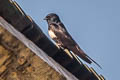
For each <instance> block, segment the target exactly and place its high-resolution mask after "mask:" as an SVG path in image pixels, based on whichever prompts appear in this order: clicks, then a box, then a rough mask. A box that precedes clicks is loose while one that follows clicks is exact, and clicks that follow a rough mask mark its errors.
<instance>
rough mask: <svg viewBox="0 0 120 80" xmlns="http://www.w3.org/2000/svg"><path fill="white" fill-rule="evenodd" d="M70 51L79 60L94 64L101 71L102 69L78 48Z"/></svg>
mask: <svg viewBox="0 0 120 80" xmlns="http://www.w3.org/2000/svg"><path fill="white" fill-rule="evenodd" d="M71 50H72V52H73V53H75V54H76V55H78V56H79V57H80V58H81V59H83V60H84V61H86V62H87V63H89V64H91V63H92V62H94V63H95V64H96V65H97V66H98V67H100V68H101V69H102V67H101V66H100V65H99V64H98V63H97V62H96V61H94V60H93V59H92V58H90V57H89V56H88V55H87V54H85V53H84V52H83V51H82V50H81V49H80V48H79V47H78V46H76V47H74V48H72V49H71Z"/></svg>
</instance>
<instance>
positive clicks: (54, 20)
mask: <svg viewBox="0 0 120 80" xmlns="http://www.w3.org/2000/svg"><path fill="white" fill-rule="evenodd" d="M44 20H46V21H47V22H48V23H58V22H60V19H59V16H58V15H57V14H55V13H50V14H48V15H47V16H46V17H45V18H44Z"/></svg>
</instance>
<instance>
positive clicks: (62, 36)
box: [52, 23, 101, 68]
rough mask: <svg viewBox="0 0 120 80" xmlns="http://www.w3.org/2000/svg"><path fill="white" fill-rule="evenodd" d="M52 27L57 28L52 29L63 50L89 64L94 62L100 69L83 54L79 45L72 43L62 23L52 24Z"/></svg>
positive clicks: (72, 40)
mask: <svg viewBox="0 0 120 80" xmlns="http://www.w3.org/2000/svg"><path fill="white" fill-rule="evenodd" d="M52 26H55V27H56V28H57V29H54V30H55V34H56V36H57V38H58V39H59V40H60V41H61V43H62V44H63V46H64V47H65V48H67V49H69V50H70V51H72V52H73V53H74V54H76V55H78V56H79V57H80V58H82V59H83V60H84V61H86V62H87V63H89V64H91V63H92V62H94V63H95V64H97V65H98V66H99V67H100V68H101V66H100V65H99V64H98V63H97V62H95V61H94V60H93V59H92V58H90V57H89V56H88V55H87V54H85V53H84V51H83V50H82V49H81V48H80V47H79V45H78V44H77V43H76V42H75V41H74V39H73V38H72V37H71V35H70V34H69V33H68V32H67V30H66V28H65V27H64V25H63V24H62V23H60V24H53V25H52Z"/></svg>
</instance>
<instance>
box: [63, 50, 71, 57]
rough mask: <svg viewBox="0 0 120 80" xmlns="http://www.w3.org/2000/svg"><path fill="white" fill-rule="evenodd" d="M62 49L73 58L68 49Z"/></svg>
mask: <svg viewBox="0 0 120 80" xmlns="http://www.w3.org/2000/svg"><path fill="white" fill-rule="evenodd" d="M64 51H65V52H66V53H67V54H68V55H69V56H70V57H71V58H73V56H72V54H71V52H70V51H69V50H68V49H64Z"/></svg>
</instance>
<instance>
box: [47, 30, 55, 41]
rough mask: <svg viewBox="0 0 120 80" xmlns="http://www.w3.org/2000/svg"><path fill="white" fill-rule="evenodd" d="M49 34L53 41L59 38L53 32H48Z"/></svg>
mask: <svg viewBox="0 0 120 80" xmlns="http://www.w3.org/2000/svg"><path fill="white" fill-rule="evenodd" d="M48 34H49V36H50V37H51V38H52V39H53V38H56V37H57V36H56V35H55V33H54V32H53V31H52V30H48Z"/></svg>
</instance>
